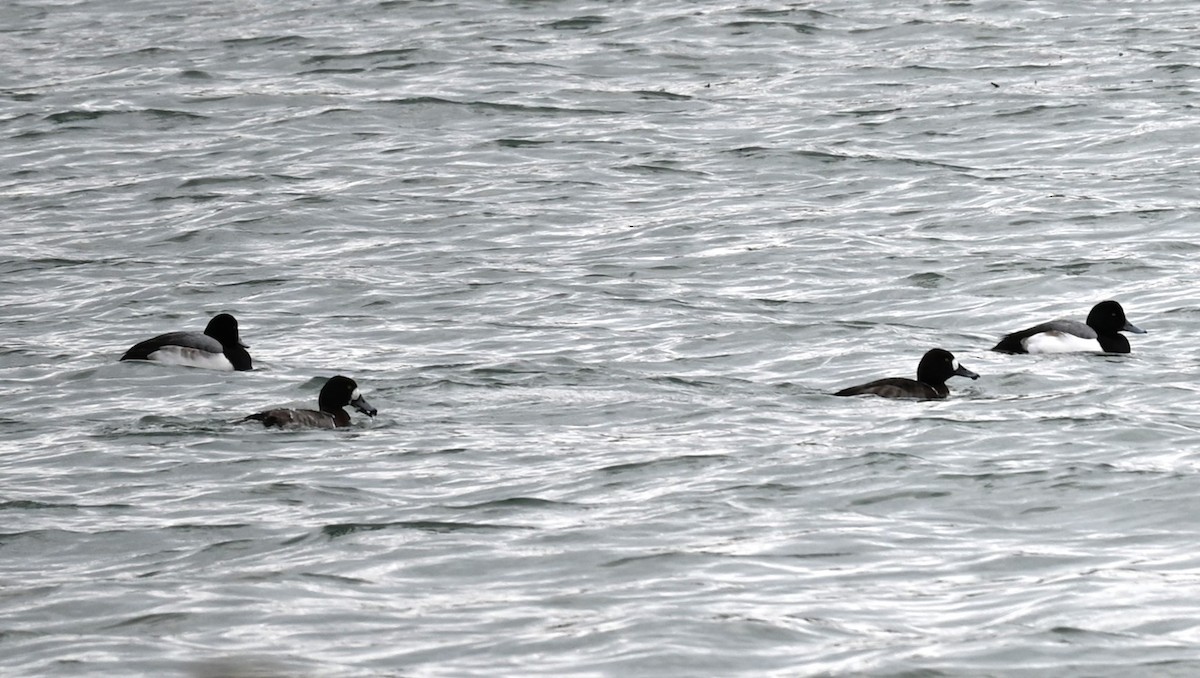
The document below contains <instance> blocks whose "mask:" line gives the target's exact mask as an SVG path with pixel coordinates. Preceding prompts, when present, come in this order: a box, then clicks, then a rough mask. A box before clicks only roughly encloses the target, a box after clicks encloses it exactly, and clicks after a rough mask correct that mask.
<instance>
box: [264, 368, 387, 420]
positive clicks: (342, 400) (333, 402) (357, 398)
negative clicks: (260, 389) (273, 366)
mask: <svg viewBox="0 0 1200 678" xmlns="http://www.w3.org/2000/svg"><path fill="white" fill-rule="evenodd" d="M347 405H353V406H354V409H356V410H358V411H359V412H362V413H363V414H365V415H367V416H368V417H374V416H375V415H376V414H378V413H379V412H378V410H376V409H375V408H374V407H372V406H371V403H369V402H367V399H366V398H364V397H363V395H362V393H361V392H359V390H358V383H357V382H355V381H354V380H353V379H351V378H350V377H344V376H342V375H340V374H339V375H337V376H335V377H330V379H329V381H327V382H325V385H324V386H322V387H321V393H320V395H318V396H317V408H318V409H316V410H294V409H289V408H282V407H281V408H276V409H273V410H266V411H264V412H256V413H254V414H251V415H249V416H247V417H246V418H245V419H243V420H242V421H261V422H262V423H263V426H266V427H268V428H269V427H271V426H275V427H278V428H345V427H347V426H349V425H350V414H349V413H348V412H346V410H345V407H346V406H347Z"/></svg>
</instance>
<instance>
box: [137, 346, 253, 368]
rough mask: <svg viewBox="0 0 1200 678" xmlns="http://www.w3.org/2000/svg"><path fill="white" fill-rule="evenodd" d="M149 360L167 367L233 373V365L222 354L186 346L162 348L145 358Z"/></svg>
mask: <svg viewBox="0 0 1200 678" xmlns="http://www.w3.org/2000/svg"><path fill="white" fill-rule="evenodd" d="M147 357H148V358H149V359H150V360H153V361H155V362H160V363H164V364H167V365H183V366H185V367H203V368H204V369H206V370H226V371H230V372H232V371H233V363H231V362H229V358H226V357H225V354H224V353H212V352H211V351H201V350H200V349H196V348H187V347H186V346H163V347H162V348H160V349H158V350H157V351H155V352H154V353H151V354H150V355H149V356H147Z"/></svg>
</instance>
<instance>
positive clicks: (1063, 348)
mask: <svg viewBox="0 0 1200 678" xmlns="http://www.w3.org/2000/svg"><path fill="white" fill-rule="evenodd" d="M1021 343H1023V344H1024V345H1025V350H1026V351H1029V352H1030V353H1103V352H1104V349H1102V348H1100V342H1099V341H1098V340H1096V339H1084V338H1083V337H1079V336H1076V335H1074V334H1071V333H1069V332H1041V333H1039V334H1035V335H1033V336H1032V337H1029V338H1027V339H1025V340H1024V341H1022V342H1021Z"/></svg>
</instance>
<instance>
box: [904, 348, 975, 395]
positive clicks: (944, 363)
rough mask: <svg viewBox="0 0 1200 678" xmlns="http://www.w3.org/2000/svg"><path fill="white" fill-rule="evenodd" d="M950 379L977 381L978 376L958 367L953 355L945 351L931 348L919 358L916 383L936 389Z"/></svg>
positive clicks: (960, 366)
mask: <svg viewBox="0 0 1200 678" xmlns="http://www.w3.org/2000/svg"><path fill="white" fill-rule="evenodd" d="M950 377H968V378H970V379H978V378H979V375H978V374H975V373H974V372H972V371H971V370H968V369H967V368H965V367H963V366H962V365H959V364H958V360H957V359H956V358H955V357H954V354H953V353H951V352H950V351H947V350H945V349H940V348H933V349H930V350H929V351H927V352H926V353H925V355H924V356H922V357H921V364H920V365H917V381H923V382H925V383H926V384H929V385H930V386H934V387H937V386H943V385H945V383H946V380H947V379H949V378H950Z"/></svg>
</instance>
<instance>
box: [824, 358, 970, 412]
mask: <svg viewBox="0 0 1200 678" xmlns="http://www.w3.org/2000/svg"><path fill="white" fill-rule="evenodd" d="M950 377H967V378H968V379H978V378H979V375H978V374H975V373H974V372H972V371H971V370H968V369H967V368H965V367H963V366H962V365H960V364H959V363H958V359H957V358H955V357H954V354H953V353H951V352H950V351H947V350H945V349H941V348H934V349H930V350H928V351H926V352H925V355H923V356H921V362H920V363H919V364H918V365H917V378H916V379H908V378H907V377H889V378H886V379H876V380H875V381H870V382H867V383H865V384H859V385H858V386H850V387H848V388H844V389H842V390H840V391H838V392H837V393H834V395H835V396H854V395H874V396H880V397H882V398H912V399H917V400H940V399H943V398H945V397H947V396H948V395H950V389H949V388H947V387H946V380H947V379H949V378H950Z"/></svg>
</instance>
